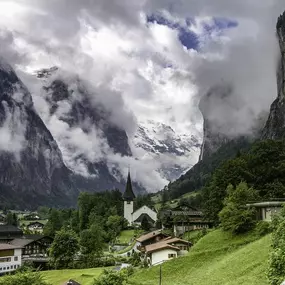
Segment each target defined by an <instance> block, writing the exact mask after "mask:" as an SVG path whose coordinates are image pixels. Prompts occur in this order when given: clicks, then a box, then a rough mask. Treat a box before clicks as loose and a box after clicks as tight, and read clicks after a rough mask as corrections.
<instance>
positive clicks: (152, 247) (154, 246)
mask: <svg viewBox="0 0 285 285" xmlns="http://www.w3.org/2000/svg"><path fill="white" fill-rule="evenodd" d="M166 248H168V249H173V250H175V251H179V250H180V249H179V248H178V247H176V246H173V245H170V244H168V243H166V242H157V243H153V244H150V245H147V246H146V247H145V251H146V253H152V252H155V251H158V250H162V249H166Z"/></svg>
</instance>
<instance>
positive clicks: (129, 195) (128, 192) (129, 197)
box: [123, 171, 136, 201]
mask: <svg viewBox="0 0 285 285" xmlns="http://www.w3.org/2000/svg"><path fill="white" fill-rule="evenodd" d="M135 198H136V196H135V194H134V192H133V186H132V181H131V174H130V171H129V173H128V179H127V185H126V189H125V192H124V194H123V199H124V200H125V201H133V200H134V199H135Z"/></svg>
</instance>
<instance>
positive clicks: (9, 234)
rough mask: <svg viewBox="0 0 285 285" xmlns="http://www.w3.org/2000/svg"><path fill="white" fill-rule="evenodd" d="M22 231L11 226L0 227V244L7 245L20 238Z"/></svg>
mask: <svg viewBox="0 0 285 285" xmlns="http://www.w3.org/2000/svg"><path fill="white" fill-rule="evenodd" d="M22 236H23V231H22V230H21V229H19V228H18V227H15V226H12V225H0V243H8V242H9V241H11V240H13V239H15V238H21V237H22Z"/></svg>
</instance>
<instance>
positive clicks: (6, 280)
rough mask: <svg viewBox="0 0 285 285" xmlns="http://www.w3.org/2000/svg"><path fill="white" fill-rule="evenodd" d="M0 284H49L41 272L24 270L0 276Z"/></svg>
mask: <svg viewBox="0 0 285 285" xmlns="http://www.w3.org/2000/svg"><path fill="white" fill-rule="evenodd" d="M0 285H49V284H48V283H46V282H45V281H43V279H42V277H41V275H40V273H39V272H23V273H21V272H20V273H17V274H15V275H6V276H4V277H1V278H0Z"/></svg>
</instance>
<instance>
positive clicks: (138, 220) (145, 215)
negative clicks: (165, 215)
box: [134, 213, 155, 223]
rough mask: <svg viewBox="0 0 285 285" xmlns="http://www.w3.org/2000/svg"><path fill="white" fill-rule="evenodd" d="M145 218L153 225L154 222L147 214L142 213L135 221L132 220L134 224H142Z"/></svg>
mask: <svg viewBox="0 0 285 285" xmlns="http://www.w3.org/2000/svg"><path fill="white" fill-rule="evenodd" d="M144 217H146V218H147V220H148V221H149V222H151V223H154V222H155V221H154V220H153V219H152V218H151V217H150V216H149V215H148V214H147V213H142V214H140V215H139V217H138V218H137V219H135V220H134V222H142V220H143V218H144Z"/></svg>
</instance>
